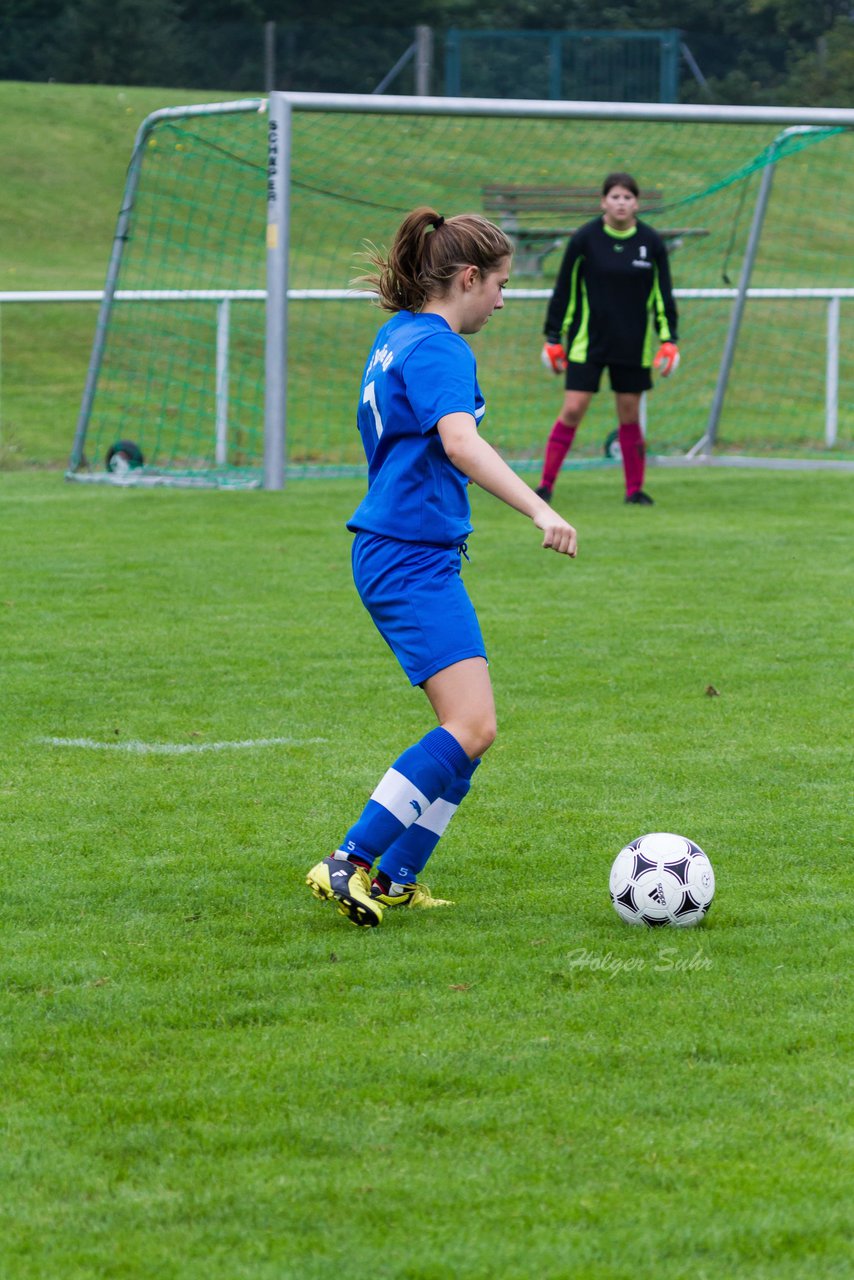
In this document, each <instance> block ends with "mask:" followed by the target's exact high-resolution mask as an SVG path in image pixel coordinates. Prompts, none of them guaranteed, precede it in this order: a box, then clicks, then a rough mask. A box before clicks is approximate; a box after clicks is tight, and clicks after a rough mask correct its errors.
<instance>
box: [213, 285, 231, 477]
mask: <svg viewBox="0 0 854 1280" xmlns="http://www.w3.org/2000/svg"><path fill="white" fill-rule="evenodd" d="M230 330H231V302H230V300H229V299H228V298H223V300H222V302H219V303H217V308H216V444H215V451H214V457H215V458H216V464H217V466H218V467H224V466H225V464H226V463H227V462H228V348H229V343H230V337H231V334H230Z"/></svg>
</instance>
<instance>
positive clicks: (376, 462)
mask: <svg viewBox="0 0 854 1280" xmlns="http://www.w3.org/2000/svg"><path fill="white" fill-rule="evenodd" d="M449 413H470V414H471V415H472V416H473V417H474V419H475V421H476V422H480V420H481V418H482V417H483V413H484V399H483V396H482V395H481V391H480V387H479V386H478V384H477V368H476V364H475V358H474V353H473V352H472V349H471V347H470V346H469V345H468V343H467V342H466V341H465V340H464V339H463V338H461V337H460V335H459V334H456V333H454V331H453V330H452V329H451V327H450V325H449V324H448V322H447V321H446V320H445V319H444V318H443V317H442V316H438V315H434V314H433V313H431V312H427V313H426V314H421V315H413V313H412V312H411V311H399V312H398V313H397V314H396V315H395V316H393V317H392V319H391V320H389V321H388V322H387V323H386V324H384V325H383V327H382V328H381V329H380V331H379V333H378V334H377V337H376V341H375V342H374V345H373V348H372V349H371V354H370V355H369V356H368V360H367V363H366V365H365V372H364V374H363V377H362V388H361V394H360V397H359V409H358V416H357V421H358V426H359V432H360V434H361V437H362V444H363V445H364V448H365V456H366V457H367V460H368V492H367V494H366V495H365V497H364V499H363V501H362V502H361V503H360V504H359V506H358V507H357V508H356V511H355V512H354V513H353V515H352V516H351V518H350V519H349V520H348V522H347V528H348V529H351V530H357V529H364V530H366V531H368V532H370V533H379V534H382V535H383V536H385V537H387V538H397V539H399V540H400V541H403V542H426V543H432V544H433V545H435V546H447V547H457V546H459V545H460V544H461V543H463V542H465V540H466V538H467V537H468V535H469V534H470V533H471V508H470V506H469V500H468V492H467V486H468V478H467V477H466V476H465V475H464V474H463V473H462V472H461V471H460V470H458V469H457V467H455V466H454V465H453V463H452V462H451V461H450V459H449V458H448V455H447V454H446V453H445V450H444V448H443V446H442V441H441V438H440V436H439V433H438V431H437V430H436V424H437V422H438V421H439V419H440V418H443V417H445V416H446V415H447V414H449Z"/></svg>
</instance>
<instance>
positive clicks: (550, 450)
mask: <svg viewBox="0 0 854 1280" xmlns="http://www.w3.org/2000/svg"><path fill="white" fill-rule="evenodd" d="M574 437H575V427H568V426H567V425H566V423H565V422H561V420H560V418H558V420H557V422H556V423H555V424H554V426H553V427H552V429H551V432H550V434H549V439H548V444H547V445H546V460H545V462H544V463H543V478H542V479H541V481H540V487H541V488H544V489H553V488H554V487H555V481H556V480H557V477H558V473H559V471H560V469H561V467H562V466H563V460H564V458H565V457H566V455H567V454H568V453H569V448H570V445H571V444H572V441H573V439H574Z"/></svg>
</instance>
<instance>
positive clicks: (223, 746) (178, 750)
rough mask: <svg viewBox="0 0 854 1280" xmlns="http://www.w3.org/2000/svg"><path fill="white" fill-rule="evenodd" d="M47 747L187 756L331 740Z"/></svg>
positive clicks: (88, 742) (56, 742)
mask: <svg viewBox="0 0 854 1280" xmlns="http://www.w3.org/2000/svg"><path fill="white" fill-rule="evenodd" d="M36 741H37V742H40V743H42V744H43V745H44V746H47V747H82V748H83V749H84V750H87V751H127V752H130V753H131V754H133V755H140V756H145V755H152V756H186V755H195V754H197V753H198V752H201V751H245V750H247V749H250V750H251V749H252V748H253V747H305V746H311V745H313V744H315V743H318V742H327V741H328V739H327V738H247V739H246V740H245V741H243V742H139V741H138V740H135V739H129V740H128V741H127V742H96V741H95V740H94V738H37V739H36Z"/></svg>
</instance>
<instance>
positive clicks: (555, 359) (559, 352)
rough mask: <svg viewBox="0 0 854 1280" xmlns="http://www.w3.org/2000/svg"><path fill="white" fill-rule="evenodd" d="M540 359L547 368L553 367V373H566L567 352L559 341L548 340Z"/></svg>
mask: <svg viewBox="0 0 854 1280" xmlns="http://www.w3.org/2000/svg"><path fill="white" fill-rule="evenodd" d="M540 359H541V360H542V362H543V364H544V365H545V367H546V368H547V369H551V371H552V373H564V372H565V371H566V352H565V351H564V349H563V347H562V346H561V344H560V343H559V342H547V343H546V344H545V345H544V347H543V351H542V355H541V356H540Z"/></svg>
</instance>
